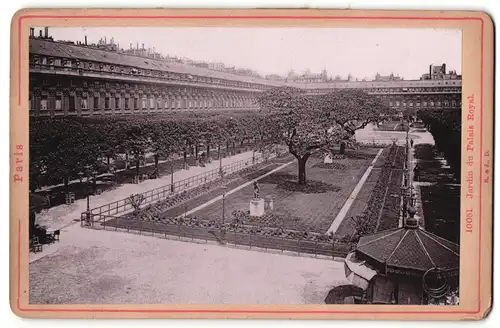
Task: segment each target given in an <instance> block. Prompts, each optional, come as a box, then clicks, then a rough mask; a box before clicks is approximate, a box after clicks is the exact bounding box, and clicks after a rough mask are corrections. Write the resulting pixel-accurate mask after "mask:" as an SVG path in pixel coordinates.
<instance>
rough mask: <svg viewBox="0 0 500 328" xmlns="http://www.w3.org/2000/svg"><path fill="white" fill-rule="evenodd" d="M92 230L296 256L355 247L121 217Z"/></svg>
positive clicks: (330, 253) (107, 219) (330, 254)
mask: <svg viewBox="0 0 500 328" xmlns="http://www.w3.org/2000/svg"><path fill="white" fill-rule="evenodd" d="M89 227H90V228H92V229H97V230H111V231H120V232H127V233H134V234H138V235H145V236H154V237H159V238H165V239H173V240H181V241H191V242H198V243H209V242H212V243H219V244H229V245H238V246H240V247H242V248H246V249H250V250H252V249H253V250H266V251H269V250H271V251H273V250H274V251H276V252H281V253H284V252H291V253H293V254H296V255H301V254H302V255H303V254H309V255H313V256H314V257H317V256H327V257H332V258H334V257H341V258H345V257H346V255H347V254H348V253H350V252H351V251H352V250H353V247H352V245H349V244H345V243H339V242H337V241H332V242H324V241H317V240H303V239H292V238H287V237H282V236H269V235H261V234H249V233H240V232H234V231H226V232H225V233H221V231H220V229H218V228H213V229H210V228H206V227H197V226H188V225H181V224H171V223H157V222H153V221H143V220H135V219H124V218H122V217H118V216H106V217H104V216H103V217H102V219H101V221H100V222H98V223H97V222H94V223H93V224H92V226H89Z"/></svg>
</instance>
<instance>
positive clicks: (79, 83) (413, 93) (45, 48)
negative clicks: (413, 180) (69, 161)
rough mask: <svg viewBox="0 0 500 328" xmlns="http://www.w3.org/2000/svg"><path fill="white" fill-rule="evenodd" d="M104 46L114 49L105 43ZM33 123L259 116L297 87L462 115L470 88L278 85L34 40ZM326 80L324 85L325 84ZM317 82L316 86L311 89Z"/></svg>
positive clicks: (438, 82) (436, 81)
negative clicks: (464, 92) (190, 113)
mask: <svg viewBox="0 0 500 328" xmlns="http://www.w3.org/2000/svg"><path fill="white" fill-rule="evenodd" d="M103 44H107V42H106V41H104V43H103ZM29 68H30V81H29V85H30V87H29V109H30V115H31V116H51V117H54V116H91V115H122V114H140V113H162V112H168V111H173V110H193V109H196V110H217V109H234V110H238V109H257V104H256V98H257V96H258V95H259V94H260V93H262V92H263V91H265V90H268V89H271V88H275V87H279V86H292V87H296V88H301V89H304V90H306V91H307V93H309V94H311V95H320V94H324V93H327V92H330V91H333V90H337V89H341V88H361V89H363V90H364V91H365V92H367V93H369V94H373V95H375V96H377V97H379V98H381V99H382V100H384V101H385V102H386V104H387V105H389V106H390V107H391V108H394V110H396V111H404V110H411V109H424V108H460V106H461V89H462V81H461V79H460V78H459V77H458V76H457V77H456V78H454V79H452V78H442V79H440V78H439V76H440V75H439V74H435V75H434V78H432V79H421V80H388V81H385V80H382V81H381V80H378V81H342V80H331V81H329V82H325V78H326V72H323V73H321V74H320V75H319V76H318V77H314V78H312V80H314V81H312V80H311V81H309V80H307V81H306V80H304V81H303V80H301V79H296V80H291V81H290V80H277V79H276V80H275V79H265V78H259V77H256V76H247V75H239V74H231V73H228V72H224V71H222V72H221V71H217V70H213V69H209V68H204V67H195V66H190V65H185V64H181V63H177V62H172V61H169V60H163V59H158V58H154V57H153V58H151V57H145V56H136V55H133V54H125V53H121V52H116V51H109V50H103V49H100V48H97V47H89V46H87V45H85V44H82V43H79V44H71V43H68V42H56V41H53V40H52V39H51V38H50V37H48V34H47V33H46V36H45V37H43V36H40V37H35V36H34V35H33V33H32V34H31V37H30V54H29ZM318 79H319V80H318ZM310 82H314V83H310Z"/></svg>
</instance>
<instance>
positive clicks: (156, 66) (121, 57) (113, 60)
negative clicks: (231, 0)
mask: <svg viewBox="0 0 500 328" xmlns="http://www.w3.org/2000/svg"><path fill="white" fill-rule="evenodd" d="M29 46H30V53H32V54H36V55H45V56H53V57H62V58H76V59H79V60H89V61H96V62H102V63H106V64H115V65H124V66H129V67H135V68H140V69H147V70H159V71H164V72H170V73H180V74H187V75H193V76H200V77H210V78H218V79H223V80H229V81H239V82H244V83H256V84H260V85H267V86H273V87H278V86H291V87H296V88H301V89H306V90H317V89H344V88H348V89H352V88H363V89H366V88H405V87H444V86H458V87H461V86H462V80H460V79H457V80H399V81H331V82H324V83H321V82H319V83H299V82H291V81H279V80H269V79H264V78H257V77H251V76H243V75H237V74H231V73H227V72H221V71H216V70H211V69H208V68H202V67H196V66H191V65H186V64H180V63H172V62H168V61H166V60H161V59H153V58H148V57H139V56H134V55H129V54H123V53H118V52H111V51H106V50H101V49H95V48H90V47H87V46H82V45H74V44H68V43H62V42H54V41H50V40H44V39H38V38H30V45H29Z"/></svg>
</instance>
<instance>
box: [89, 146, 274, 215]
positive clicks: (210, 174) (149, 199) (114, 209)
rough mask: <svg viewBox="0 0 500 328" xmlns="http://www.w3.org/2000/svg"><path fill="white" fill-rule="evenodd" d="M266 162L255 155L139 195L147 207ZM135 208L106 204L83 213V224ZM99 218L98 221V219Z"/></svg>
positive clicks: (122, 203) (125, 202)
mask: <svg viewBox="0 0 500 328" xmlns="http://www.w3.org/2000/svg"><path fill="white" fill-rule="evenodd" d="M265 160H266V158H265V157H264V156H262V155H260V154H259V155H255V157H252V158H248V159H244V160H240V161H237V162H234V163H231V164H227V165H223V166H221V167H218V168H216V169H213V170H210V171H207V172H203V173H201V174H198V175H195V176H192V177H189V178H186V179H183V180H180V181H176V182H174V184H173V188H172V185H171V184H167V185H165V186H162V187H159V188H155V189H152V190H148V191H145V192H143V193H139V195H142V196H143V197H144V200H143V202H142V203H141V205H147V204H150V203H153V202H158V201H160V200H164V199H166V198H167V197H169V196H171V195H173V194H177V193H181V192H183V191H186V190H190V189H193V188H195V187H198V186H200V185H203V184H205V183H208V182H211V181H215V180H217V179H219V178H221V171H222V172H223V176H226V175H229V174H232V173H235V172H238V171H241V170H242V169H244V168H247V167H251V166H253V165H255V164H258V163H262V162H264V161H265ZM132 209H133V206H132V204H130V202H129V200H128V198H124V199H120V200H118V201H115V202H112V203H109V204H105V205H102V206H99V207H96V208H93V209H91V210H90V214H87V211H85V212H82V213H81V216H80V219H81V222H82V224H83V222H84V221H90V222H87V224H93V222H97V221H100V220H101V219H100V218H102V217H105V216H110V215H117V214H120V213H124V212H127V211H129V210H132ZM96 217H97V219H96Z"/></svg>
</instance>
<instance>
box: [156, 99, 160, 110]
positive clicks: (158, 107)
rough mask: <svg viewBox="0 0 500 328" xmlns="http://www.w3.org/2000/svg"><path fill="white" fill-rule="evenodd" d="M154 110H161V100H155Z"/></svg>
mask: <svg viewBox="0 0 500 328" xmlns="http://www.w3.org/2000/svg"><path fill="white" fill-rule="evenodd" d="M156 108H157V109H161V98H158V99H156Z"/></svg>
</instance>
